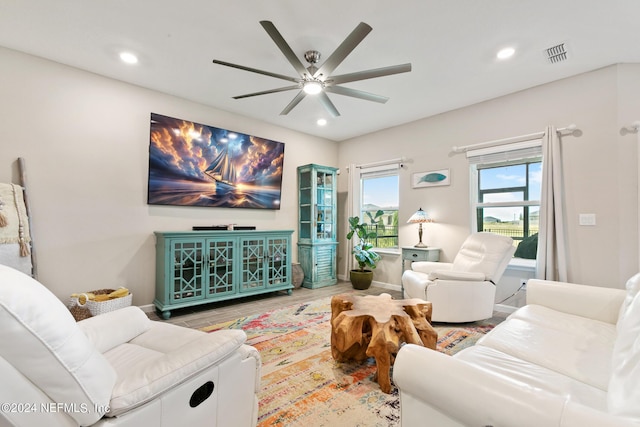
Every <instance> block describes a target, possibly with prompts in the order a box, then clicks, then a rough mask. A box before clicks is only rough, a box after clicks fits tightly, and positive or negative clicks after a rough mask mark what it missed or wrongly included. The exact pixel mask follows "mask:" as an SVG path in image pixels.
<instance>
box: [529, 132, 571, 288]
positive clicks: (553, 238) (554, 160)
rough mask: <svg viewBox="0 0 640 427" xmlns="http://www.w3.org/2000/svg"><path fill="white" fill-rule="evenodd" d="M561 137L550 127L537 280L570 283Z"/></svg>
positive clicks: (544, 141) (545, 146)
mask: <svg viewBox="0 0 640 427" xmlns="http://www.w3.org/2000/svg"><path fill="white" fill-rule="evenodd" d="M563 208H564V192H563V182H562V150H561V149H560V136H559V135H558V132H557V131H556V128H555V127H554V126H547V129H546V130H545V133H544V136H543V137H542V195H541V200H540V230H539V232H538V253H537V266H536V277H537V278H538V279H547V280H559V281H568V277H567V246H566V238H565V226H564V209H563Z"/></svg>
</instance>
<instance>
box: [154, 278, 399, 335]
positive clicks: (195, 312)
mask: <svg viewBox="0 0 640 427" xmlns="http://www.w3.org/2000/svg"><path fill="white" fill-rule="evenodd" d="M345 292H356V294H360V295H380V294H381V293H388V294H389V295H391V296H392V297H393V298H397V299H399V298H401V295H400V291H399V290H394V289H387V288H382V287H379V286H375V285H372V286H371V287H370V288H369V289H367V290H366V291H355V290H354V289H353V287H352V286H351V282H344V281H339V282H338V283H337V284H336V285H333V286H326V287H324V288H317V289H307V288H297V289H294V290H293V293H292V295H287V293H286V292H274V293H268V294H263V295H255V296H250V297H246V298H239V299H235V300H230V301H221V302H217V303H211V304H204V305H200V306H195V307H189V308H183V309H179V310H173V311H171V317H170V318H169V320H166V322H169V323H173V324H175V325H180V326H186V327H188V328H194V329H199V328H204V327H206V326H210V325H215V324H217V323H222V322H226V321H229V320H234V319H237V318H240V317H245V316H251V315H254V314H261V313H265V312H267V311H272V310H275V309H278V308H282V307H286V306H289V305H294V304H301V303H304V302H308V301H313V300H316V299H320V298H324V297H329V296H332V295H338V294H342V293H345ZM147 314H148V316H149V318H151V320H162V317H160V316H159V315H158V314H157V313H156V312H151V313H147Z"/></svg>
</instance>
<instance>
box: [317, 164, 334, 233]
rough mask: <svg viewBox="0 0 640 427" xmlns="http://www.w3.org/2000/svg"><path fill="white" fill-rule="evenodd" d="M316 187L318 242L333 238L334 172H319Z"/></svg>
mask: <svg viewBox="0 0 640 427" xmlns="http://www.w3.org/2000/svg"><path fill="white" fill-rule="evenodd" d="M317 183H318V184H317V187H316V200H317V204H316V212H317V222H316V240H327V239H332V238H333V227H334V224H333V204H334V200H333V199H334V197H335V196H334V194H333V192H334V190H333V172H322V171H319V172H318V174H317Z"/></svg>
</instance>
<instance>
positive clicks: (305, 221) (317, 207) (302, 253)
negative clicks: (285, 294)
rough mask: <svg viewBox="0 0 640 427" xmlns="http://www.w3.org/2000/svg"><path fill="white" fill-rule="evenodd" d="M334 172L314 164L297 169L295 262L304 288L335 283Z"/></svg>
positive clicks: (336, 278) (335, 183)
mask: <svg viewBox="0 0 640 427" xmlns="http://www.w3.org/2000/svg"><path fill="white" fill-rule="evenodd" d="M337 171H338V169H337V168H333V167H329V166H320V165H315V164H309V165H304V166H300V167H298V192H299V193H298V205H299V211H298V262H300V266H301V267H302V270H303V271H304V280H303V281H302V286H304V287H305V288H311V289H313V288H321V287H324V286H331V285H335V284H336V283H338V276H337V268H336V251H337V247H338V242H337V241H336V231H337V230H336V228H337V227H336V223H337V209H336V200H337V179H336V177H337Z"/></svg>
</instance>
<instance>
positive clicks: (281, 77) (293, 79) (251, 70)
mask: <svg viewBox="0 0 640 427" xmlns="http://www.w3.org/2000/svg"><path fill="white" fill-rule="evenodd" d="M213 63H214V64H219V65H225V66H227V67H232V68H237V69H239V70H244V71H250V72H252V73H258V74H262V75H264V76H269V77H275V78H276V79H282V80H288V81H290V82H296V83H298V82H299V81H300V79H297V78H295V77H289V76H285V75H283V74H277V73H271V72H269V71H264V70H258V69H257V68H251V67H245V66H244V65H238V64H232V63H231V62H225V61H218V60H217V59H214V60H213Z"/></svg>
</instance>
